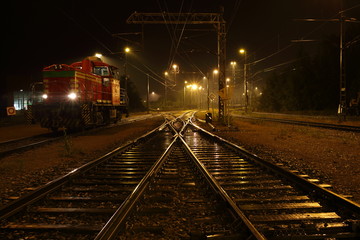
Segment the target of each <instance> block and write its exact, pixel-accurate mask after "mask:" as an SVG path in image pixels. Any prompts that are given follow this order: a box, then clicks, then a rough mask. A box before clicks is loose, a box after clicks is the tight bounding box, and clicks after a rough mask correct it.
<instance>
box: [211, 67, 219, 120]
mask: <svg viewBox="0 0 360 240" xmlns="http://www.w3.org/2000/svg"><path fill="white" fill-rule="evenodd" d="M217 74H219V70H217V69H214V70H213V82H214V83H215V76H216V75H217ZM211 108H212V116H214V101H211Z"/></svg>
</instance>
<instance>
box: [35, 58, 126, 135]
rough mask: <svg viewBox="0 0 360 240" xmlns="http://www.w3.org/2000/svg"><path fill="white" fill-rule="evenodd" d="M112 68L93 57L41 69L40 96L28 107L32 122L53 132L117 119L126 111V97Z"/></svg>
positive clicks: (116, 73) (114, 68)
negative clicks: (41, 90)
mask: <svg viewBox="0 0 360 240" xmlns="http://www.w3.org/2000/svg"><path fill="white" fill-rule="evenodd" d="M116 69H117V68H116V67H114V66H111V65H109V64H106V63H104V62H102V61H101V59H100V58H97V57H87V58H85V59H84V60H82V61H81V62H75V63H73V64H71V65H67V64H53V65H51V66H48V67H45V68H44V69H43V81H42V83H40V84H42V85H43V94H42V96H41V97H36V96H35V97H33V99H32V100H33V104H32V105H31V107H30V108H29V111H30V115H31V118H32V121H35V122H39V123H40V125H41V127H44V128H50V129H52V130H53V131H56V130H57V129H58V128H66V129H77V128H83V127H87V126H96V125H103V124H108V123H110V122H116V121H118V120H120V119H121V116H122V114H124V113H126V114H127V111H128V110H127V95H126V92H125V89H122V88H120V80H119V78H120V77H119V73H118V72H117V71H116Z"/></svg>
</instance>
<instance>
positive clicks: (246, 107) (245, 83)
mask: <svg viewBox="0 0 360 240" xmlns="http://www.w3.org/2000/svg"><path fill="white" fill-rule="evenodd" d="M239 53H240V54H242V55H244V94H245V113H247V110H248V104H249V98H248V94H247V75H246V71H247V69H246V65H247V62H246V60H247V59H246V51H245V49H243V48H242V49H240V50H239Z"/></svg>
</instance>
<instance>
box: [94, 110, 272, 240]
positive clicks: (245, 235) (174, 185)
mask: <svg viewBox="0 0 360 240" xmlns="http://www.w3.org/2000/svg"><path fill="white" fill-rule="evenodd" d="M183 117H186V114H185V115H184V116H183ZM185 125H186V123H185V122H184V121H182V120H181V119H179V118H177V119H175V120H174V121H172V124H171V126H172V129H173V131H174V136H175V137H174V140H173V142H172V143H171V144H170V145H169V147H168V149H167V150H166V151H165V153H164V154H163V156H162V157H161V158H160V159H159V160H158V161H157V162H156V163H155V164H154V165H153V167H152V168H151V169H150V170H149V172H148V173H147V175H146V176H145V177H144V178H143V179H142V180H141V182H140V183H139V185H138V186H137V188H136V189H135V191H134V192H133V193H132V194H131V196H129V198H128V199H127V200H126V201H125V202H124V203H123V204H122V206H121V207H120V208H119V209H118V210H117V212H116V213H115V214H114V215H113V216H112V218H111V220H110V221H109V222H108V223H107V224H106V226H105V227H104V228H103V229H102V231H101V232H100V233H99V235H98V236H97V237H96V238H95V239H96V240H105V239H106V240H108V239H189V238H190V239H208V238H211V239H265V238H264V237H263V236H262V235H261V234H260V233H259V232H257V231H256V229H255V228H252V229H250V228H249V226H250V225H251V224H250V223H247V224H245V225H243V224H242V223H243V220H245V218H244V217H243V216H240V215H239V214H241V211H240V210H239V209H238V208H237V207H236V205H235V203H234V202H233V201H232V200H231V199H230V198H228V197H227V196H225V195H224V192H223V191H222V190H221V189H219V186H218V185H217V184H216V183H215V182H214V180H213V178H212V176H211V175H209V172H208V171H207V170H206V169H205V168H204V166H203V165H202V164H201V163H200V162H199V160H197V158H196V156H194V154H193V153H192V151H191V149H190V148H189V147H188V146H187V144H186V143H185V141H184V140H183V139H182V137H181V136H180V135H179V134H176V133H177V132H178V131H179V130H180V131H182V130H183V129H185V128H184V126H185Z"/></svg>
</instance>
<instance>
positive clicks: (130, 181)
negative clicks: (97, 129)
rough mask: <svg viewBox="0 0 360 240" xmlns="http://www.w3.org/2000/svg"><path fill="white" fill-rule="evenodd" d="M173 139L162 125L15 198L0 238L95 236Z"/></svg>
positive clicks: (1, 216) (3, 216) (2, 216)
mask: <svg viewBox="0 0 360 240" xmlns="http://www.w3.org/2000/svg"><path fill="white" fill-rule="evenodd" d="M160 129H161V130H160ZM172 137H173V135H172V133H171V132H170V131H169V130H168V129H167V127H166V126H165V124H163V125H162V126H160V127H159V128H157V129H154V130H153V131H151V132H149V133H148V134H146V135H144V136H142V137H141V138H138V139H136V140H134V141H133V142H130V143H128V144H127V145H125V146H122V147H119V148H118V149H116V150H114V151H112V152H110V153H108V154H106V155H104V156H103V157H101V158H98V159H95V160H93V161H92V162H89V163H88V164H86V165H84V166H82V167H80V168H78V169H75V170H73V171H72V172H70V173H68V174H67V175H65V176H63V177H61V178H58V179H56V180H54V181H52V182H50V183H48V184H46V185H45V186H43V187H41V188H39V189H37V190H35V191H34V192H32V193H30V194H28V195H26V196H24V197H22V198H19V199H17V200H14V201H13V202H11V203H10V204H9V205H7V206H4V207H3V208H1V209H0V220H1V224H0V225H1V226H0V229H1V231H0V238H1V239H8V238H15V239H18V238H24V239H25V238H33V239H46V238H48V237H49V236H51V239H63V238H70V239H93V238H94V237H95V236H96V233H97V232H98V231H100V230H101V229H102V227H103V225H104V224H105V223H106V222H107V221H108V219H109V218H110V217H111V215H112V214H113V213H114V212H115V211H116V209H117V207H118V206H119V205H121V202H122V201H124V200H125V199H126V198H127V197H128V195H129V194H130V193H131V192H132V191H133V189H134V188H135V187H136V186H137V184H138V183H139V181H140V180H141V179H142V177H143V176H144V175H145V174H146V172H147V170H148V169H149V168H150V167H151V166H152V164H153V163H154V162H155V161H156V160H157V159H158V158H159V157H160V156H161V154H162V153H163V151H164V150H165V149H166V148H167V146H168V145H169V144H170V142H171V139H172Z"/></svg>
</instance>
